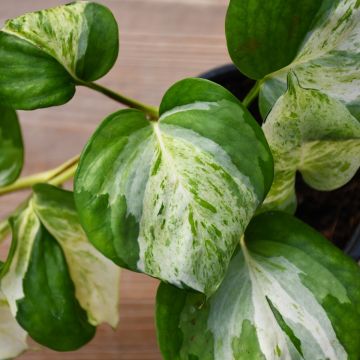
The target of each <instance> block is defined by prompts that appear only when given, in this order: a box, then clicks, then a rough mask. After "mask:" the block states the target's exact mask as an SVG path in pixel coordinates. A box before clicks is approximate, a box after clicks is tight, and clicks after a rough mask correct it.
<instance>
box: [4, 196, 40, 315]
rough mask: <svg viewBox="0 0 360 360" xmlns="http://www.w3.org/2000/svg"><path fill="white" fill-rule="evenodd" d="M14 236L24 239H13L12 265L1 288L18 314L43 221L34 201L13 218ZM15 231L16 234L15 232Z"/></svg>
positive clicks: (13, 311) (12, 309)
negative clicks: (24, 281)
mask: <svg viewBox="0 0 360 360" xmlns="http://www.w3.org/2000/svg"><path fill="white" fill-rule="evenodd" d="M12 221H13V226H12V227H13V237H14V238H17V239H21V240H22V241H20V242H17V241H13V243H12V246H11V249H10V254H9V257H11V261H10V266H9V268H8V269H6V272H5V274H4V276H3V277H2V279H1V288H2V291H3V293H4V294H5V296H6V299H7V301H8V303H9V306H10V309H11V313H12V314H13V316H14V317H15V316H16V314H17V310H18V307H17V304H16V303H17V301H18V300H20V299H22V298H24V296H25V295H24V289H23V279H24V277H25V274H26V272H27V270H28V266H29V262H30V259H31V252H32V249H33V245H34V242H35V239H36V236H37V234H38V232H39V231H40V226H41V223H40V221H39V219H38V217H37V216H36V214H35V213H34V209H33V206H32V203H31V202H30V203H29V205H28V207H27V208H25V209H24V210H23V211H22V212H21V213H20V214H19V215H18V216H17V217H16V218H14V219H13V220H12ZM14 232H15V234H14Z"/></svg>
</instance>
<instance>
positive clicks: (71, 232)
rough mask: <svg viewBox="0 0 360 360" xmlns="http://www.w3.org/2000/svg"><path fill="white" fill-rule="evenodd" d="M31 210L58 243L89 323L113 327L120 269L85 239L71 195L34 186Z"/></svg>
mask: <svg viewBox="0 0 360 360" xmlns="http://www.w3.org/2000/svg"><path fill="white" fill-rule="evenodd" d="M33 204H34V209H35V212H36V214H37V215H38V216H39V218H40V220H41V222H42V224H44V226H45V228H46V229H47V230H48V231H49V233H50V234H51V235H52V236H53V237H54V238H55V239H56V240H57V242H58V243H59V244H60V246H61V248H62V250H63V252H64V255H65V258H66V262H67V265H68V268H69V272H70V275H71V279H72V281H73V282H74V285H75V294H76V298H77V299H78V300H79V303H80V305H81V307H82V308H83V309H85V310H86V311H87V314H88V318H89V322H90V323H91V324H92V325H98V324H100V323H102V322H107V323H109V324H110V325H111V326H112V327H114V328H115V327H116V325H117V323H118V321H119V313H118V302H119V277H120V269H119V267H117V266H116V265H115V264H114V263H113V262H111V261H110V260H109V259H107V258H106V257H105V256H103V255H102V254H100V253H99V252H98V251H97V250H96V249H95V248H94V247H93V245H92V244H91V243H90V242H89V241H88V240H87V238H86V235H85V233H84V230H83V229H82V227H81V225H80V222H79V219H78V214H77V211H76V209H75V204H74V198H73V194H72V193H71V192H69V191H65V190H62V189H59V188H56V187H54V186H51V185H45V184H40V185H36V186H35V187H34V200H33Z"/></svg>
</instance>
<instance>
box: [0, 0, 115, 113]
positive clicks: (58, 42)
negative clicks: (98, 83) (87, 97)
mask: <svg viewBox="0 0 360 360" xmlns="http://www.w3.org/2000/svg"><path fill="white" fill-rule="evenodd" d="M118 41H119V39H118V27H117V23H116V21H115V19H114V17H113V15H112V13H111V12H110V10H108V9H107V8H106V7H104V6H103V5H100V4H96V3H92V2H87V1H77V2H74V3H71V4H68V5H62V6H58V7H55V8H53V9H47V10H42V11H37V12H33V13H29V14H26V15H23V16H20V17H18V18H15V19H12V20H9V21H7V22H6V24H5V26H4V27H3V29H2V30H1V32H0V102H1V103H4V104H7V105H10V106H11V107H13V108H15V109H25V110H28V109H35V108H42V107H47V106H53V105H60V104H64V103H66V102H67V101H69V100H70V99H71V98H72V96H73V95H74V93H75V85H76V84H78V83H82V82H89V81H93V80H96V79H98V78H100V77H102V76H103V75H105V74H106V73H107V72H108V71H109V70H110V69H111V68H112V66H113V65H114V63H115V61H116V58H117V55H118V50H119V45H118Z"/></svg>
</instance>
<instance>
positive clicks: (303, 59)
mask: <svg viewBox="0 0 360 360" xmlns="http://www.w3.org/2000/svg"><path fill="white" fill-rule="evenodd" d="M317 17H318V21H317V23H316V24H315V26H314V27H313V30H312V31H311V32H309V34H308V36H307V37H306V40H305V41H304V43H303V45H302V47H301V48H300V50H299V52H298V54H297V56H296V58H295V59H294V60H293V62H292V63H291V64H290V65H288V66H286V67H285V68H283V69H281V70H278V71H276V72H274V73H272V74H270V75H268V76H266V77H265V80H266V81H265V83H264V85H263V88H262V93H261V95H260V100H261V101H260V107H261V110H262V114H263V115H264V116H265V115H266V114H267V113H268V112H269V111H270V109H271V108H272V106H273V105H274V102H275V101H276V99H277V98H278V97H279V96H280V94H281V92H283V91H285V89H286V76H287V73H288V72H289V71H290V70H293V71H295V72H296V74H297V76H298V78H299V82H300V85H301V86H303V87H305V88H312V89H317V90H320V91H321V92H323V93H325V94H326V95H328V96H330V97H332V98H334V99H336V100H339V101H340V102H342V103H343V104H345V105H346V106H347V107H348V108H349V109H350V111H351V112H352V113H353V115H354V116H356V117H357V118H359V117H360V91H359V89H360V52H359V48H360V7H359V2H358V0H342V1H324V2H323V6H322V8H321V9H320V12H319V14H318V16H317Z"/></svg>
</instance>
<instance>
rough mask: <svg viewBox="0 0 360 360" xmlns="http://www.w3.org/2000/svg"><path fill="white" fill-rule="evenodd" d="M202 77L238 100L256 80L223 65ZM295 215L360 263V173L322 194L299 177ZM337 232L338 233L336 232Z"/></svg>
mask: <svg viewBox="0 0 360 360" xmlns="http://www.w3.org/2000/svg"><path fill="white" fill-rule="evenodd" d="M199 77H201V78H203V79H208V80H211V81H214V82H216V83H217V84H220V85H222V86H223V87H225V88H226V89H228V90H229V91H231V92H232V93H233V94H234V95H235V96H236V97H237V98H238V99H239V100H242V99H244V97H245V96H246V94H247V93H248V92H249V91H250V89H251V88H252V86H253V85H254V84H255V81H254V80H252V79H249V78H247V77H246V76H245V75H243V74H241V73H240V72H239V70H237V68H236V67H235V66H234V65H232V64H229V65H223V66H220V67H217V68H215V69H212V70H210V71H208V72H205V73H203V74H201V75H200V76H199ZM249 111H250V112H251V113H252V115H253V116H254V118H255V119H256V120H257V122H258V123H259V124H262V122H263V120H262V118H261V115H260V113H259V110H258V105H257V101H254V102H253V103H252V104H251V105H250V107H249ZM296 193H297V199H298V208H297V211H296V214H295V215H296V216H297V217H298V218H300V219H302V220H303V221H304V222H306V223H308V224H309V225H310V226H312V227H313V228H315V229H316V230H318V231H319V232H321V233H322V234H323V235H324V236H325V237H327V238H328V239H329V240H330V241H332V242H333V243H334V244H335V245H336V246H338V247H339V248H341V249H342V250H343V251H344V252H345V253H346V254H348V255H349V256H351V257H352V258H353V259H354V260H356V261H360V171H358V172H357V174H356V175H355V176H354V177H353V179H352V180H351V181H350V182H349V183H348V184H346V185H345V186H343V187H342V188H340V189H337V190H335V191H331V192H322V191H317V190H314V189H312V188H310V187H309V186H308V185H307V184H305V182H304V181H303V180H302V177H301V176H300V175H299V174H298V175H297V178H296ZM336 229H337V230H336Z"/></svg>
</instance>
